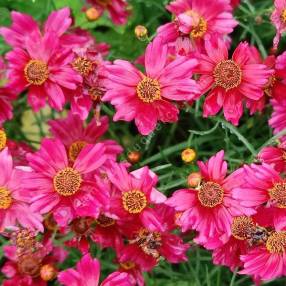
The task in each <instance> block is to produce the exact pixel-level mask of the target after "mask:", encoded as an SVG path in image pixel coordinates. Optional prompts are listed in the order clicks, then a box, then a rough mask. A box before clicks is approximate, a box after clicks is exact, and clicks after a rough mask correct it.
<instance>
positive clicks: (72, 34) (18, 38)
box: [0, 7, 90, 48]
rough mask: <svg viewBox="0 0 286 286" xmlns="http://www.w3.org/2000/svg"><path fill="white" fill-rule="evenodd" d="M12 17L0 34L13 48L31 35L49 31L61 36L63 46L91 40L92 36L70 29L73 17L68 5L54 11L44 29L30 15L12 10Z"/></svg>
mask: <svg viewBox="0 0 286 286" xmlns="http://www.w3.org/2000/svg"><path fill="white" fill-rule="evenodd" d="M11 18H12V25H11V27H9V28H8V27H1V28H0V35H1V36H3V37H4V39H5V41H6V42H7V43H8V44H9V45H10V46H12V47H13V48H22V47H23V46H25V44H26V41H27V40H28V39H29V38H30V37H31V35H33V37H35V38H37V39H40V38H41V37H42V35H46V34H49V33H53V34H55V35H54V36H55V37H57V38H59V41H60V45H61V47H70V48H72V47H77V46H82V45H84V44H87V43H88V42H89V41H90V37H88V36H87V35H86V34H83V33H79V30H72V31H69V30H68V29H69V28H70V26H71V24H72V18H71V17H70V9H69V8H67V7H66V8H62V9H60V10H58V11H53V12H52V13H51V14H50V15H49V17H48V18H47V21H46V22H45V23H44V25H43V30H42V31H41V29H40V27H39V25H38V23H37V22H36V21H35V20H34V19H33V18H32V17H31V16H30V15H27V14H24V13H20V12H17V11H12V12H11Z"/></svg>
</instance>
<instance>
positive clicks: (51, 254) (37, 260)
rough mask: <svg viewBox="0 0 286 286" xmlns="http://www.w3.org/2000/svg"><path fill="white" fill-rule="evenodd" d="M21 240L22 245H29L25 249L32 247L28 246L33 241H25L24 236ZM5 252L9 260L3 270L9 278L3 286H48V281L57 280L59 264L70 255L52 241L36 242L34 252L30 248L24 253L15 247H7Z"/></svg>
mask: <svg viewBox="0 0 286 286" xmlns="http://www.w3.org/2000/svg"><path fill="white" fill-rule="evenodd" d="M24 231H25V230H24ZM22 232H23V231H22ZM20 239H21V243H22V245H25V243H27V245H25V247H27V246H30V247H31V245H29V244H28V243H31V241H27V240H25V238H23V236H22V237H21V238H20ZM29 239H31V236H29ZM33 239H35V238H33ZM22 245H21V246H22ZM3 250H4V255H5V257H6V258H7V259H8V261H7V262H6V263H5V264H4V266H3V267H2V269H1V272H2V273H3V274H4V275H5V276H6V277H7V278H8V279H7V280H4V283H3V286H14V285H21V286H22V285H23V286H46V285H48V281H51V280H54V279H55V278H56V274H57V269H56V267H57V264H58V263H62V262H63V261H64V260H65V259H66V257H67V255H68V253H67V252H66V251H65V250H64V249H62V248H59V247H55V246H54V245H53V244H52V241H51V240H50V239H47V240H43V241H42V242H36V244H35V245H34V247H33V250H32V249H31V248H29V249H26V250H25V251H24V252H23V250H22V249H21V248H19V246H15V245H6V246H5V247H4V248H3Z"/></svg>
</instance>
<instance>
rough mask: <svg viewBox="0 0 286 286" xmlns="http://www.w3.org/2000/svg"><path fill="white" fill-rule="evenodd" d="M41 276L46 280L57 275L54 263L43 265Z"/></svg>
mask: <svg viewBox="0 0 286 286" xmlns="http://www.w3.org/2000/svg"><path fill="white" fill-rule="evenodd" d="M40 276H41V278H42V280H44V281H51V280H53V279H55V278H56V277H57V270H56V268H55V267H54V266H53V265H52V264H45V265H43V266H42V267H41V270H40Z"/></svg>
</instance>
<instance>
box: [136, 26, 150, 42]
mask: <svg viewBox="0 0 286 286" xmlns="http://www.w3.org/2000/svg"><path fill="white" fill-rule="evenodd" d="M134 33H135V36H136V37H137V39H138V40H140V41H145V40H146V39H147V37H148V30H147V28H146V27H145V26H142V25H138V26H136V27H135V29H134Z"/></svg>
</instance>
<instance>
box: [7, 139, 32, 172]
mask: <svg viewBox="0 0 286 286" xmlns="http://www.w3.org/2000/svg"><path fill="white" fill-rule="evenodd" d="M7 147H8V149H9V152H10V154H11V156H12V158H13V163H14V165H15V166H26V165H27V164H28V161H27V160H26V155H27V154H28V153H31V152H33V149H32V147H31V146H29V145H28V144H26V143H25V142H16V141H13V140H10V139H8V141H7Z"/></svg>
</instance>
